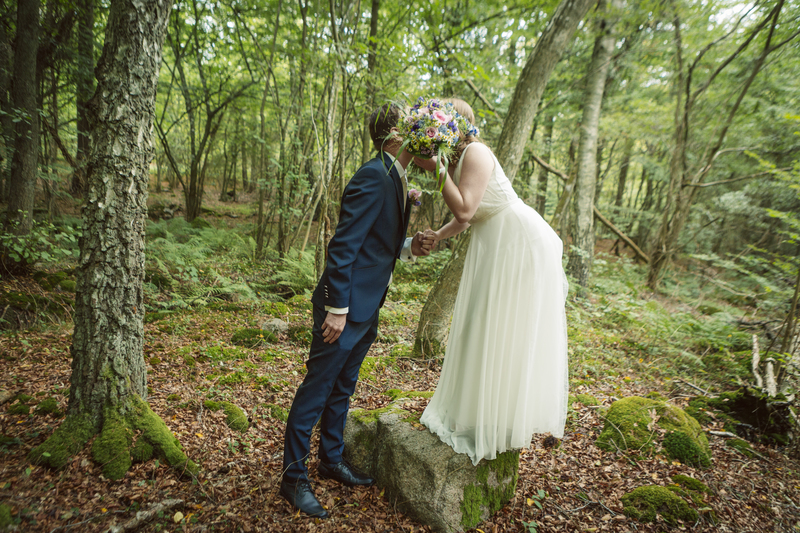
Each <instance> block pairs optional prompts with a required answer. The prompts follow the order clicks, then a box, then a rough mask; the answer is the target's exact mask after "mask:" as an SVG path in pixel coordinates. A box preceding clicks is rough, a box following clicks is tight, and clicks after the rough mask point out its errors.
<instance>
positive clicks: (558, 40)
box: [496, 0, 597, 181]
mask: <svg viewBox="0 0 800 533" xmlns="http://www.w3.org/2000/svg"><path fill="white" fill-rule="evenodd" d="M596 1H597V0H562V1H561V3H560V4H559V5H558V7H557V8H556V11H555V13H553V16H552V18H551V19H550V22H549V23H548V24H547V27H546V28H545V30H544V32H542V35H541V37H540V38H539V40H538V41H536V46H535V47H534V49H533V51H532V52H531V55H530V56H529V57H528V60H527V62H526V63H525V67H524V68H523V69H522V74H520V77H519V81H517V86H516V88H515V89H514V96H513V97H512V98H511V103H510V104H509V106H508V115H507V116H506V120H505V122H504V123H503V131H502V133H501V134H500V139H499V140H498V142H497V152H496V154H497V159H498V161H500V166H502V167H503V170H504V171H505V173H506V176H508V179H509V180H512V181H513V180H514V177H515V176H516V175H517V169H518V168H519V164H520V161H522V152H523V151H524V150H525V145H526V144H527V142H528V137H530V134H531V128H533V118H534V116H535V115H536V110H537V109H538V108H539V100H540V99H541V97H542V93H543V92H544V88H545V85H547V80H548V79H549V78H550V73H551V72H552V71H553V68H554V67H555V66H556V63H558V61H559V60H560V59H561V56H562V55H563V53H564V51H565V50H566V49H567V46H569V45H570V43H572V36H573V34H574V33H575V30H576V29H577V27H578V24H579V23H580V21H581V19H583V17H584V16H585V15H586V13H587V12H588V11H589V8H591V7H592V6H593V5H594V4H595V2H596Z"/></svg>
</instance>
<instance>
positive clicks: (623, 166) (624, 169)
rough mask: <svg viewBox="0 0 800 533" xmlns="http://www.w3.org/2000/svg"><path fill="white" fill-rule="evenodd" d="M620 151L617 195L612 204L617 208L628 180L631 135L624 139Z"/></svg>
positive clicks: (631, 147)
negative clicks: (621, 150)
mask: <svg viewBox="0 0 800 533" xmlns="http://www.w3.org/2000/svg"><path fill="white" fill-rule="evenodd" d="M623 150H624V151H623V153H622V161H621V162H620V164H619V177H618V179H617V195H616V197H615V198H614V206H615V207H616V208H617V209H618V210H619V208H620V207H622V199H623V198H624V196H625V186H626V185H627V182H628V169H629V168H630V164H631V154H632V153H633V137H630V136H629V137H627V138H626V139H625V148H624V149H623Z"/></svg>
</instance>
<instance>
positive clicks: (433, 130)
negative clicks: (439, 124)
mask: <svg viewBox="0 0 800 533" xmlns="http://www.w3.org/2000/svg"><path fill="white" fill-rule="evenodd" d="M438 132H439V130H437V129H436V128H434V127H433V126H430V127H428V128H427V129H426V130H425V135H427V136H428V137H430V138H431V139H433V138H434V137H436V134H437V133H438Z"/></svg>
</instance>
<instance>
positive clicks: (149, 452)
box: [131, 438, 155, 463]
mask: <svg viewBox="0 0 800 533" xmlns="http://www.w3.org/2000/svg"><path fill="white" fill-rule="evenodd" d="M154 455H155V450H154V449H153V445H152V444H150V443H149V442H147V439H143V438H138V439H136V442H135V443H134V444H133V447H132V448H131V460H132V461H133V462H134V463H144V462H145V461H149V460H150V459H152V458H153V456H154Z"/></svg>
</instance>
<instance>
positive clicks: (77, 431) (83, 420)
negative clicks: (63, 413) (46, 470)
mask: <svg viewBox="0 0 800 533" xmlns="http://www.w3.org/2000/svg"><path fill="white" fill-rule="evenodd" d="M94 433H95V431H94V428H93V427H92V423H91V420H90V419H89V415H87V414H81V415H70V416H67V418H65V419H64V421H63V422H62V423H61V425H60V426H58V427H57V428H56V430H55V431H54V432H53V434H52V435H50V438H49V439H47V440H46V441H44V442H43V443H42V444H41V445H39V446H37V447H36V448H34V449H33V450H31V452H30V454H28V460H29V461H30V462H31V463H33V464H41V465H47V466H50V467H52V468H56V469H58V468H62V467H64V466H65V465H66V464H67V463H68V462H69V460H70V458H71V457H72V456H73V455H75V454H76V453H78V452H79V451H80V450H81V449H82V448H83V447H84V445H85V444H86V443H87V442H88V441H89V439H90V438H91V437H92V435H94Z"/></svg>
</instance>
